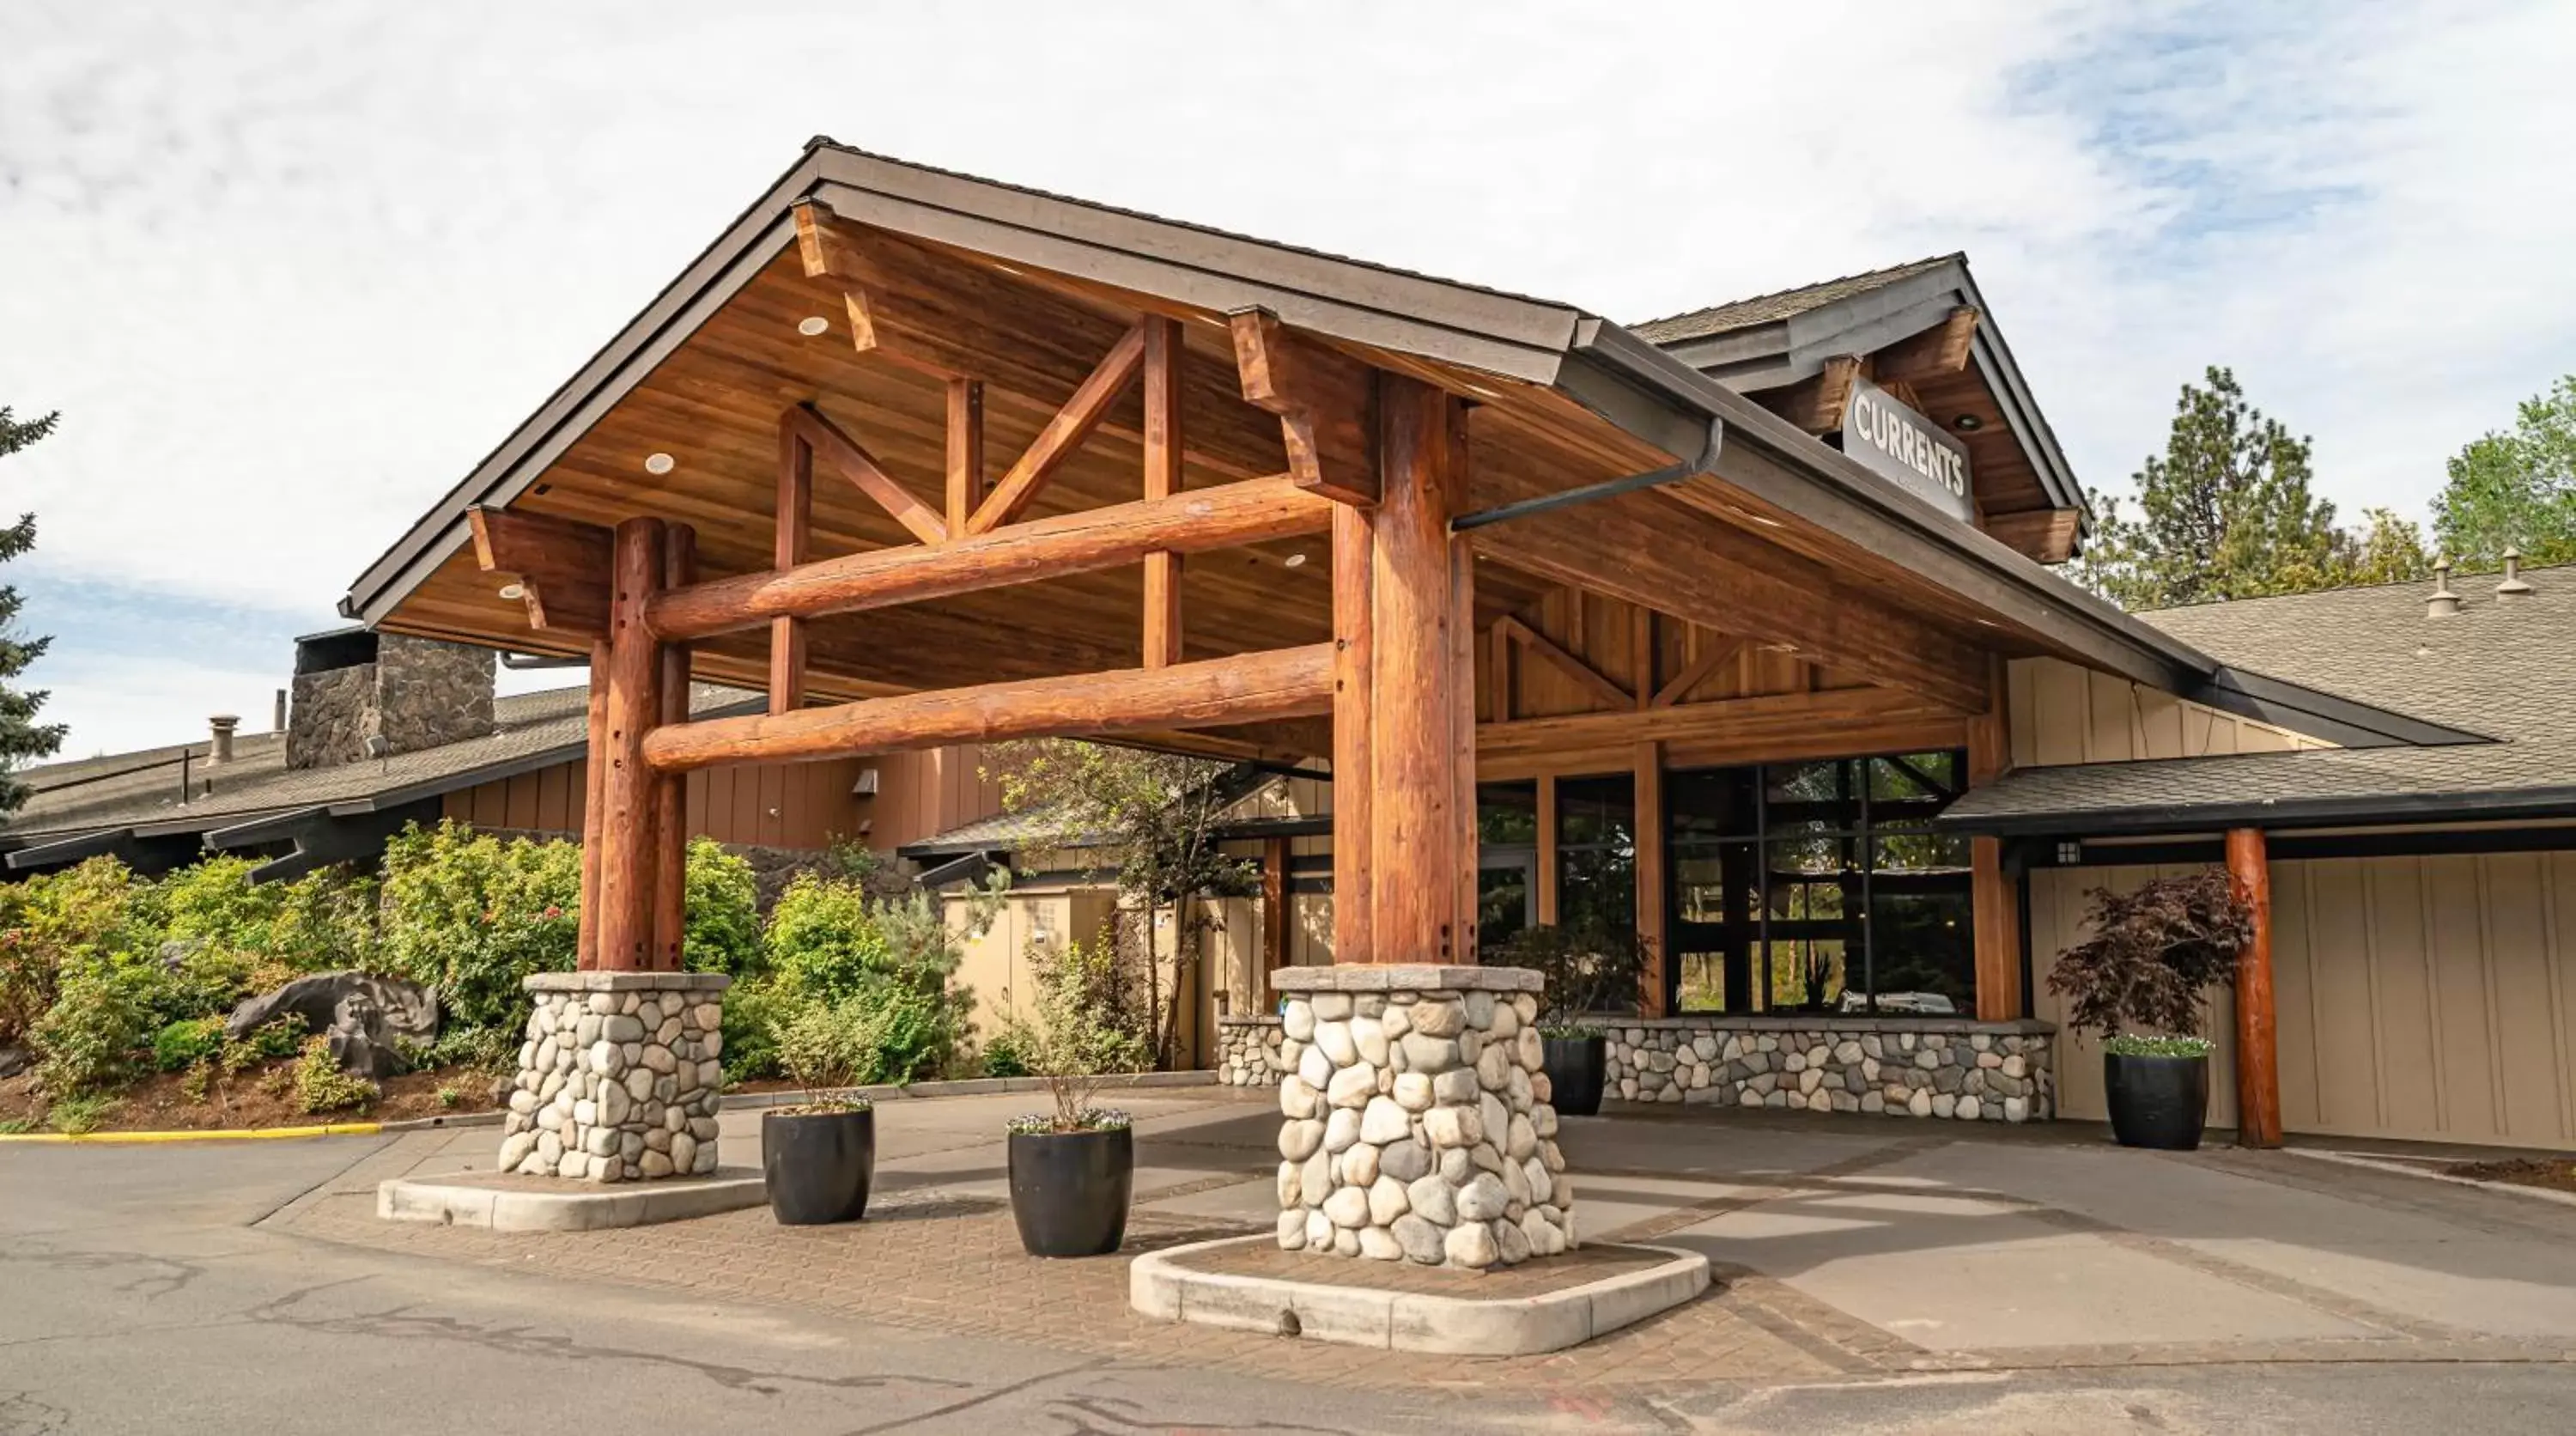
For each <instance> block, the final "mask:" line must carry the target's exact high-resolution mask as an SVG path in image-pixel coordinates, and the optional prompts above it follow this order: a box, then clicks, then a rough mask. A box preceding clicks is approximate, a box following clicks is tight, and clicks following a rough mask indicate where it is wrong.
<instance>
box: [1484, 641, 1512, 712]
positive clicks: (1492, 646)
mask: <svg viewBox="0 0 2576 1436" xmlns="http://www.w3.org/2000/svg"><path fill="white" fill-rule="evenodd" d="M1486 636H1487V639H1488V643H1489V649H1488V651H1487V653H1486V655H1485V686H1486V689H1487V690H1488V692H1489V694H1490V696H1489V697H1488V698H1487V700H1486V703H1485V716H1486V718H1488V719H1489V720H1491V721H1493V722H1496V723H1509V722H1510V721H1512V635H1511V633H1510V632H1509V631H1508V630H1506V629H1505V628H1504V627H1503V626H1502V625H1501V624H1500V623H1497V624H1495V625H1494V626H1493V627H1492V628H1491V629H1488V630H1487V631H1486Z"/></svg>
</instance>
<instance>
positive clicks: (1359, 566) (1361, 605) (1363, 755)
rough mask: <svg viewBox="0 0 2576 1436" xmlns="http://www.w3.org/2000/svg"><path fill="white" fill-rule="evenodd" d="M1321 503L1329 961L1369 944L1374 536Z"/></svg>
mask: <svg viewBox="0 0 2576 1436" xmlns="http://www.w3.org/2000/svg"><path fill="white" fill-rule="evenodd" d="M1298 492H1300V493H1305V492H1307V491H1306V490H1304V489H1299V490H1298ZM1324 502H1325V503H1326V506H1327V507H1328V508H1330V509H1331V511H1332V525H1333V961H1334V962H1336V963H1343V962H1367V961H1369V954H1370V953H1371V952H1373V951H1375V950H1376V949H1375V945H1374V942H1373V940H1372V934H1371V931H1370V919H1371V918H1372V916H1373V915H1374V910H1375V907H1376V895H1375V893H1374V892H1373V891H1372V886H1373V884H1372V882H1371V879H1370V870H1369V861H1370V859H1371V857H1372V856H1373V855H1374V851H1375V846H1376V839H1375V835H1374V833H1373V831H1372V825H1373V823H1374V821H1375V818H1376V812H1375V808H1374V804H1373V799H1372V795H1373V794H1374V793H1375V792H1376V786H1377V785H1376V775H1375V773H1374V771H1373V764H1374V757H1375V752H1374V748H1373V744H1372V735H1371V733H1370V731H1369V728H1370V715H1371V710H1372V709H1373V708H1374V707H1375V706H1376V705H1375V700H1376V696H1377V693H1376V687H1375V681H1376V668H1375V663H1374V655H1373V653H1372V651H1371V650H1372V648H1373V647H1374V645H1373V644H1372V643H1371V642H1370V638H1371V635H1372V633H1373V631H1374V624H1375V622H1376V604H1375V602H1374V601H1373V599H1374V590H1375V587H1376V583H1377V573H1376V569H1377V555H1376V552H1375V550H1376V547H1377V543H1376V534H1375V532H1374V531H1373V530H1372V529H1371V528H1370V527H1369V519H1368V515H1367V514H1366V513H1365V512H1363V511H1362V510H1360V509H1356V508H1353V507H1351V506H1350V505H1348V504H1337V503H1332V502H1331V501H1329V500H1326V501H1324Z"/></svg>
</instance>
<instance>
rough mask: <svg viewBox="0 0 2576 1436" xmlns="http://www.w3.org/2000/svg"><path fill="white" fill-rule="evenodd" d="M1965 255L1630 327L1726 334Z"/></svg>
mask: <svg viewBox="0 0 2576 1436" xmlns="http://www.w3.org/2000/svg"><path fill="white" fill-rule="evenodd" d="M1967 258H1968V257H1967V256H1966V255H1964V254H1936V255H1933V256H1931V257H1930V258H1928V259H1918V260H1915V261H1913V262H1912V263H1910V264H1899V265H1894V266H1891V267H1890V268H1887V269H1873V270H1870V271H1868V272H1866V273H1863V274H1846V275H1844V276H1843V277H1842V278H1840V279H1828V280H1825V281H1824V282H1823V283H1821V284H1807V285H1801V286H1800V287H1798V288H1796V289H1783V290H1781V291H1779V292H1778V293H1776V294H1757V295H1755V296H1753V297H1752V298H1750V299H1737V300H1733V301H1730V302H1728V303H1725V304H1717V305H1711V306H1710V307H1709V308H1706V309H1694V310H1692V311H1690V312H1689V313H1687V314H1675V315H1672V316H1670V317H1668V318H1664V319H1650V320H1647V321H1646V322H1645V323H1643V324H1633V325H1630V326H1629V328H1630V330H1631V331H1632V332H1634V333H1635V334H1636V335H1637V337H1638V338H1640V339H1644V340H1646V341H1648V342H1649V343H1654V344H1680V343H1683V342H1685V341H1687V340H1692V339H1705V338H1707V337H1709V336H1710V335H1712V334H1724V333H1726V332H1727V331H1728V330H1730V329H1742V328H1744V327H1746V326H1747V325H1753V324H1769V323H1772V322H1773V321H1775V320H1781V319H1791V318H1795V317H1796V316H1798V315H1801V314H1804V313H1806V312H1807V311H1808V310H1811V309H1822V308H1824V307H1825V306H1826V305H1828V304H1834V303H1839V302H1840V301H1842V300H1845V299H1852V298H1856V297H1858V296H1860V295H1863V294H1867V293H1869V292H1870V291H1872V290H1875V289H1884V288H1886V287H1887V286H1889V285H1891V284H1894V283H1896V282H1897V281H1899V280H1903V279H1911V278H1913V277H1914V276H1915V275H1918V274H1923V273H1927V272H1929V271H1931V270H1935V269H1938V268H1940V267H1941V266H1942V265H1945V264H1952V263H1962V264H1963V263H1965V262H1966V261H1967Z"/></svg>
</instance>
